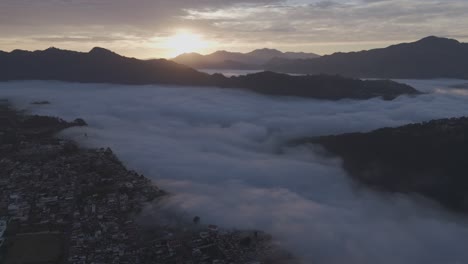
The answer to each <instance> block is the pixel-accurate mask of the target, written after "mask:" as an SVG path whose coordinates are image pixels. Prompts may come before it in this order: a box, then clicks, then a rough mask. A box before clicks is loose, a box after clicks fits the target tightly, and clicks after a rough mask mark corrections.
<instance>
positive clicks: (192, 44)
mask: <svg viewBox="0 0 468 264" xmlns="http://www.w3.org/2000/svg"><path fill="white" fill-rule="evenodd" d="M207 47H208V42H207V41H205V40H204V39H203V38H202V36H200V35H198V34H194V33H191V32H179V33H177V34H175V35H173V36H171V37H169V38H168V39H167V42H166V48H167V49H168V50H169V51H170V53H171V56H172V57H175V56H178V55H180V54H182V53H190V52H200V51H201V50H203V49H205V48H207Z"/></svg>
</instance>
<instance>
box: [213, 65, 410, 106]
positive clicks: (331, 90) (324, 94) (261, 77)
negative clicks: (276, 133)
mask: <svg viewBox="0 0 468 264" xmlns="http://www.w3.org/2000/svg"><path fill="white" fill-rule="evenodd" d="M213 77H215V78H219V79H217V83H218V84H219V86H221V87H233V88H234V87H242V88H246V89H248V90H252V91H255V92H258V93H263V94H272V95H285V96H301V97H311V98H317V99H328V100H339V99H343V98H353V99H369V98H373V97H383V98H384V99H386V100H392V99H394V98H396V97H398V96H399V95H402V94H414V95H415V94H419V92H418V91H417V90H415V89H414V88H412V87H411V86H408V85H405V84H400V83H397V82H394V81H389V80H373V81H368V80H366V81H363V80H358V79H350V78H344V77H341V76H332V75H304V76H292V75H287V74H280V73H274V72H260V73H254V74H248V75H243V76H233V77H230V78H226V77H224V76H222V75H216V74H215V75H213Z"/></svg>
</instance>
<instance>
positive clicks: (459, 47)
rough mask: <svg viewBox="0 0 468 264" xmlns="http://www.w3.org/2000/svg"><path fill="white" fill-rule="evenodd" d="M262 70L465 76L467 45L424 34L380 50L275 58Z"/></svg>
mask: <svg viewBox="0 0 468 264" xmlns="http://www.w3.org/2000/svg"><path fill="white" fill-rule="evenodd" d="M266 69H268V70H273V71H281V72H288V73H308V74H322V73H323V74H340V75H343V76H347V77H354V78H395V79H431V78H462V79H468V70H467V69H468V44H467V43H460V42H458V41H457V40H454V39H447V38H438V37H427V38H424V39H421V40H419V41H416V42H413V43H403V44H398V45H394V46H390V47H387V48H383V49H373V50H368V51H360V52H350V53H335V54H332V55H327V56H322V57H320V58H317V59H313V60H310V59H302V60H284V59H275V60H272V61H271V62H270V63H268V64H267V65H266Z"/></svg>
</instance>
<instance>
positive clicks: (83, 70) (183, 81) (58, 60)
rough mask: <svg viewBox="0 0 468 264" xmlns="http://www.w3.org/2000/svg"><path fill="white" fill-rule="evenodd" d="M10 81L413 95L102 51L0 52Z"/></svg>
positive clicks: (329, 96) (376, 84) (369, 84)
mask: <svg viewBox="0 0 468 264" xmlns="http://www.w3.org/2000/svg"><path fill="white" fill-rule="evenodd" d="M14 80H57V81H66V82H80V83H113V84H133V85H142V84H169V85H183V86H209V87H221V88H235V89H245V90H249V91H254V92H259V93H262V94H269V95H282V96H299V97H307V98H316V99H324V100H339V99H359V100H365V99H369V98H374V97H383V98H384V99H387V100H392V99H394V98H396V97H398V96H400V95H417V94H419V92H418V91H417V90H416V89H414V88H412V87H410V86H408V85H405V84H400V83H397V82H394V81H374V80H367V81H362V80H358V79H351V78H344V77H340V76H337V75H318V76H291V75H287V74H280V73H274V72H263V73H254V74H248V75H246V76H240V77H225V76H223V75H221V74H213V75H209V74H206V73H202V72H199V71H196V70H194V69H192V68H189V67H187V66H184V65H182V64H177V63H175V62H172V61H168V60H164V59H159V60H138V59H134V58H127V57H123V56H120V55H118V54H116V53H113V52H111V51H109V50H106V49H102V48H94V49H92V50H91V51H90V52H88V53H84V52H74V51H68V50H59V49H55V48H50V49H47V50H44V51H34V52H29V51H22V50H14V51H12V52H9V53H7V52H2V51H0V81H14Z"/></svg>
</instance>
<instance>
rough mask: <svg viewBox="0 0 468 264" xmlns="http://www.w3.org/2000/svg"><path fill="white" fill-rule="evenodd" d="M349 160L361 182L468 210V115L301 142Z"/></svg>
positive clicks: (347, 164)
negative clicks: (317, 146) (322, 148)
mask: <svg viewBox="0 0 468 264" xmlns="http://www.w3.org/2000/svg"><path fill="white" fill-rule="evenodd" d="M300 143H313V144H319V145H321V146H323V147H324V148H325V149H326V150H327V151H328V152H330V153H332V154H333V155H338V156H339V157H341V158H343V162H344V163H343V165H344V168H345V169H346V170H347V171H348V172H349V174H350V175H351V176H352V177H353V178H355V179H356V180H357V181H358V182H361V183H364V184H367V185H370V186H372V187H376V188H378V189H381V190H385V191H390V192H401V193H417V194H421V195H423V196H425V197H428V198H430V199H433V200H435V201H437V202H439V203H440V204H442V205H443V206H445V207H447V208H450V209H453V210H455V211H458V212H462V213H468V192H467V190H468V162H467V157H468V118H466V117H464V118H452V119H441V120H433V121H430V122H425V123H421V124H411V125H406V126H402V127H398V128H383V129H379V130H375V131H373V132H370V133H350V134H343V135H336V136H324V137H317V138H311V139H305V140H301V141H300Z"/></svg>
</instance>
